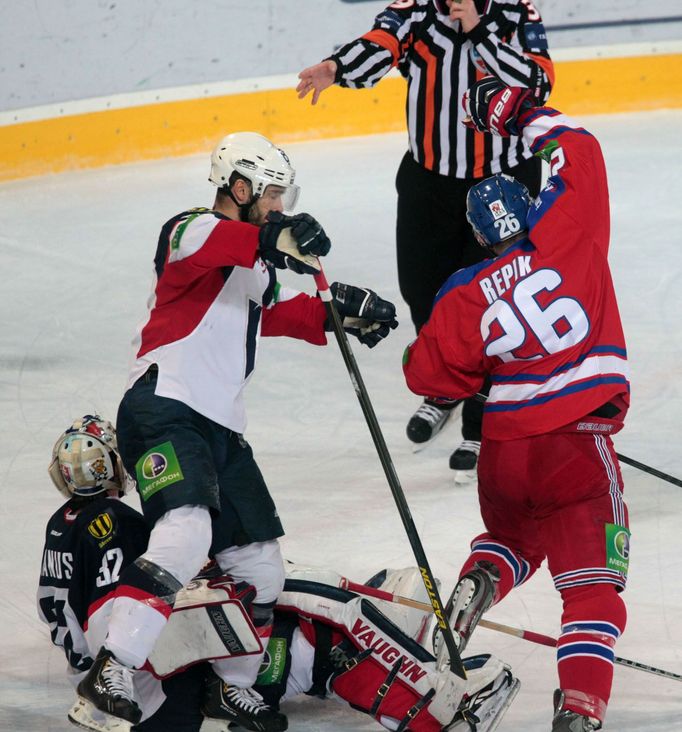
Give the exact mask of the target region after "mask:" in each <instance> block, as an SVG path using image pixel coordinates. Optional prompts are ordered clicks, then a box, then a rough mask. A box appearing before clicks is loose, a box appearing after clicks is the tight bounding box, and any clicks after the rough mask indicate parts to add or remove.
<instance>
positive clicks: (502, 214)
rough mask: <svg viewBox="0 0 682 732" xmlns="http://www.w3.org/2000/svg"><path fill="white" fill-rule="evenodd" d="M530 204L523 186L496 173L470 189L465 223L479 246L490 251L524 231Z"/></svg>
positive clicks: (502, 174)
mask: <svg viewBox="0 0 682 732" xmlns="http://www.w3.org/2000/svg"><path fill="white" fill-rule="evenodd" d="M530 204H531V197H530V193H528V189H527V188H526V186H524V185H523V183H520V182H519V181H518V180H516V179H515V178H512V177H511V176H510V175H505V174H504V173H497V175H493V176H491V177H490V178H486V179H485V180H482V181H481V182H480V183H477V184H476V185H475V186H472V187H471V188H470V189H469V193H468V194H467V220H468V222H469V223H470V224H471V228H472V229H473V230H474V234H475V235H476V239H477V240H478V242H479V243H480V244H481V245H482V246H484V247H486V249H492V247H493V246H495V244H500V243H501V242H503V241H506V240H507V239H511V237H513V236H516V235H517V234H519V233H521V232H523V231H526V230H527V228H528V227H527V224H526V219H527V217H528V209H529V207H530Z"/></svg>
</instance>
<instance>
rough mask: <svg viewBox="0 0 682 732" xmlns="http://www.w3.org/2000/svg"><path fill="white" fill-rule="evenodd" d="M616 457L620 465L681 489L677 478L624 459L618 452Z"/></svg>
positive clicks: (635, 461)
mask: <svg viewBox="0 0 682 732" xmlns="http://www.w3.org/2000/svg"><path fill="white" fill-rule="evenodd" d="M616 457H617V458H618V459H619V460H620V461H621V463H625V464H626V465H632V467H633V468H637V469H638V470H641V471H642V472H644V473H649V475H655V476H656V477H657V478H660V479H661V480H667V481H668V483H672V484H673V485H678V486H680V488H682V480H680V479H679V478H674V477H673V476H672V475H668V474H667V473H663V472H661V471H660V470H656V468H651V467H649V466H648V465H645V464H644V463H639V462H637V460H633V459H632V458H629V457H626V456H625V455H621V454H620V453H619V452H617V453H616Z"/></svg>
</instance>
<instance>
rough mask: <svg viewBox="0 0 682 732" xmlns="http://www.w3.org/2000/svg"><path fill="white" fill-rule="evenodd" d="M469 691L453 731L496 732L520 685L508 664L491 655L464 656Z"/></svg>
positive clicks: (449, 728)
mask: <svg viewBox="0 0 682 732" xmlns="http://www.w3.org/2000/svg"><path fill="white" fill-rule="evenodd" d="M462 663H463V664H464V668H465V669H466V672H467V691H466V694H465V695H464V698H463V699H462V703H461V706H460V708H459V711H458V712H457V715H456V716H455V719H454V721H453V722H452V724H450V725H449V726H448V727H446V729H447V730H448V731H449V732H450V731H451V732H455V731H456V732H493V730H495V729H497V727H498V725H499V724H500V722H501V721H502V717H503V716H504V714H505V712H506V711H507V709H509V706H510V705H511V703H512V702H513V701H514V698H515V697H516V695H517V694H518V691H519V687H520V686H521V684H520V682H519V680H518V679H516V678H514V676H512V673H511V670H510V668H509V666H507V665H506V664H504V663H502V662H501V661H500V660H499V659H497V658H495V657H494V656H490V655H488V654H482V655H480V656H472V657H470V658H465V659H463V661H462Z"/></svg>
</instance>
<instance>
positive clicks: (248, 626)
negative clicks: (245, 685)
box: [149, 578, 263, 678]
mask: <svg viewBox="0 0 682 732" xmlns="http://www.w3.org/2000/svg"><path fill="white" fill-rule="evenodd" d="M222 580H224V581H222V582H221V581H219V580H216V579H211V580H205V579H202V580H193V581H192V582H190V583H189V584H188V585H187V587H185V588H184V589H182V590H181V591H180V592H179V593H178V596H177V599H176V602H175V607H174V609H173V612H172V613H171V615H170V618H169V620H168V623H166V626H165V627H164V629H163V631H162V632H161V635H160V637H159V640H158V642H157V643H156V645H155V647H154V649H153V651H152V653H151V655H150V656H149V667H150V669H151V670H152V672H153V673H154V675H155V676H157V677H159V678H166V677H167V676H172V675H173V674H174V673H177V672H178V671H180V670H182V669H183V668H186V667H187V666H191V665H193V664H195V663H199V662H200V661H206V660H215V659H221V658H228V657H231V656H243V655H250V654H260V653H262V652H263V644H262V643H261V641H260V638H259V635H258V632H257V631H256V628H255V627H254V624H253V622H252V620H251V618H250V617H249V613H248V612H247V610H246V609H245V607H244V605H245V604H246V605H247V606H248V604H249V600H250V598H252V597H253V595H254V591H253V588H252V587H250V586H249V585H234V583H232V582H231V581H229V580H227V579H226V578H222Z"/></svg>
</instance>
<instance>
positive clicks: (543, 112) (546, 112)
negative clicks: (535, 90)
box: [522, 107, 561, 127]
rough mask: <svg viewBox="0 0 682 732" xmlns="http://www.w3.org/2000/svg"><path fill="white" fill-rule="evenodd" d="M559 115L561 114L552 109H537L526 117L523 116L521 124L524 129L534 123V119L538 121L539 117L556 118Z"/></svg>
mask: <svg viewBox="0 0 682 732" xmlns="http://www.w3.org/2000/svg"><path fill="white" fill-rule="evenodd" d="M560 114H561V112H559V111H557V110H556V109H554V108H553V107H537V108H536V109H534V110H533V111H532V112H529V113H528V116H525V115H524V117H523V118H522V123H523V126H524V127H527V126H528V125H529V124H531V123H532V122H535V120H536V119H540V117H558V116H559V115H560Z"/></svg>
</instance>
